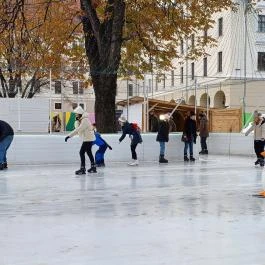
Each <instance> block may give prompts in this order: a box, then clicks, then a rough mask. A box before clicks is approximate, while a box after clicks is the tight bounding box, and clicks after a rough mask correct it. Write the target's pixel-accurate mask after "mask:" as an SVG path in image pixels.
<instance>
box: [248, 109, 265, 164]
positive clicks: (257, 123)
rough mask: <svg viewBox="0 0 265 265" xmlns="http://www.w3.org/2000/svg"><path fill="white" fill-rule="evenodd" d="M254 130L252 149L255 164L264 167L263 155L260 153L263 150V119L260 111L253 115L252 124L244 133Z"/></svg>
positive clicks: (264, 134)
mask: <svg viewBox="0 0 265 265" xmlns="http://www.w3.org/2000/svg"><path fill="white" fill-rule="evenodd" d="M253 130H254V150H255V153H256V156H257V161H256V162H255V165H258V164H259V165H260V166H261V167H264V157H263V156H262V155H261V154H260V153H261V152H263V151H264V144H265V119H264V118H263V117H262V114H261V113H257V114H256V115H255V116H254V122H253V125H252V126H251V127H250V128H249V129H248V130H247V132H246V133H245V135H246V136H248V135H249V133H250V132H252V131H253Z"/></svg>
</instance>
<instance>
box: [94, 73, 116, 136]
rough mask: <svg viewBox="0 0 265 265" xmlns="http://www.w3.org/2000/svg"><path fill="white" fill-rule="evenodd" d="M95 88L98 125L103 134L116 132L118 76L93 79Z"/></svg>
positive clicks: (102, 76)
mask: <svg viewBox="0 0 265 265" xmlns="http://www.w3.org/2000/svg"><path fill="white" fill-rule="evenodd" d="M93 84H94V88H95V113H96V125H97V128H98V130H99V131H100V132H101V133H114V132H116V127H117V126H116V119H115V109H116V106H115V98H116V87H117V76H116V75H100V76H97V77H94V78H93Z"/></svg>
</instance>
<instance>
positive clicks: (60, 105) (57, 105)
mask: <svg viewBox="0 0 265 265" xmlns="http://www.w3.org/2000/svg"><path fill="white" fill-rule="evenodd" d="M54 109H62V103H58V102H56V103H54Z"/></svg>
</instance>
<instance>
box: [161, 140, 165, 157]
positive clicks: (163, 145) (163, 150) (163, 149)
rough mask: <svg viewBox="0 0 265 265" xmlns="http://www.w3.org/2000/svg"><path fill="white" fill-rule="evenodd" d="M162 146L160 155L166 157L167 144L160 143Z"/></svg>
mask: <svg viewBox="0 0 265 265" xmlns="http://www.w3.org/2000/svg"><path fill="white" fill-rule="evenodd" d="M159 144H160V155H161V156H164V155H165V149H166V143H165V142H159Z"/></svg>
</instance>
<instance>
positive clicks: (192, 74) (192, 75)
mask: <svg viewBox="0 0 265 265" xmlns="http://www.w3.org/2000/svg"><path fill="white" fill-rule="evenodd" d="M191 80H194V63H191Z"/></svg>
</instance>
